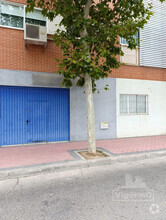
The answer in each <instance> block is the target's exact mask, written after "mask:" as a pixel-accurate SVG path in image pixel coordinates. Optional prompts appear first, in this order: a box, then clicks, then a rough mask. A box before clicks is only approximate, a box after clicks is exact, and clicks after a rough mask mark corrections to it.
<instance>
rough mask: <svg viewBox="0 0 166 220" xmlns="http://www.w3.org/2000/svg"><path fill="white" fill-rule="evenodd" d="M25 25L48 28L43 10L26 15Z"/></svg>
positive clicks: (36, 10) (35, 10)
mask: <svg viewBox="0 0 166 220" xmlns="http://www.w3.org/2000/svg"><path fill="white" fill-rule="evenodd" d="M25 23H28V24H36V25H41V26H46V18H45V17H43V15H42V13H41V10H38V9H34V11H33V12H30V13H27V14H26V15H25Z"/></svg>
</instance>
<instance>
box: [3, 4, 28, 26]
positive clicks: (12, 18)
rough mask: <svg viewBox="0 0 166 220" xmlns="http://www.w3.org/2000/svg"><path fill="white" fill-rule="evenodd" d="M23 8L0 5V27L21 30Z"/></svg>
mask: <svg viewBox="0 0 166 220" xmlns="http://www.w3.org/2000/svg"><path fill="white" fill-rule="evenodd" d="M23 21H24V7H23V6H18V5H15V4H8V3H1V5H0V25H2V26H7V27H16V28H23Z"/></svg>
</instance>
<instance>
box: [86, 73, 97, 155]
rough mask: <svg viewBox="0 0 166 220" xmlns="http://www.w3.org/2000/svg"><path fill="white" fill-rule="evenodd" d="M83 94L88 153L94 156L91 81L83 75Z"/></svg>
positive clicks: (94, 142) (87, 76)
mask: <svg viewBox="0 0 166 220" xmlns="http://www.w3.org/2000/svg"><path fill="white" fill-rule="evenodd" d="M85 93H86V103H87V132H88V152H89V153H94V154H96V141H95V120H94V103H93V93H92V79H91V77H90V76H89V75H88V74H86V75H85Z"/></svg>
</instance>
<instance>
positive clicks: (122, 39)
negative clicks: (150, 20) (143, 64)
mask: <svg viewBox="0 0 166 220" xmlns="http://www.w3.org/2000/svg"><path fill="white" fill-rule="evenodd" d="M133 37H134V39H135V41H136V42H137V43H138V39H139V32H138V33H137V34H136V35H134V36H133ZM120 44H123V45H128V42H127V40H126V39H125V38H123V37H121V38H120Z"/></svg>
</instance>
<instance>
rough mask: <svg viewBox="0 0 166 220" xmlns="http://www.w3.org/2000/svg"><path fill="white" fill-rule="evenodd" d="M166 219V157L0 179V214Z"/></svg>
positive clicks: (59, 219)
mask: <svg viewBox="0 0 166 220" xmlns="http://www.w3.org/2000/svg"><path fill="white" fill-rule="evenodd" d="M14 219H19V220H33V219H34V220H45V219H46V220H47V219H48V220H54V219H55V220H68V219H69V220H70V219H71V220H114V219H117V220H119V219H127V220H130V219H131V220H137V219H138V220H149V219H150V220H151V219H156V220H161V219H163V220H165V219H166V157H163V158H156V159H148V160H144V161H139V162H138V161H137V162H128V163H121V164H117V163H116V164H114V165H107V166H100V167H92V168H86V169H79V170H73V171H65V172H61V173H48V174H44V175H43V174H42V175H38V176H32V177H25V178H19V179H12V180H4V181H0V220H14Z"/></svg>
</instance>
